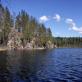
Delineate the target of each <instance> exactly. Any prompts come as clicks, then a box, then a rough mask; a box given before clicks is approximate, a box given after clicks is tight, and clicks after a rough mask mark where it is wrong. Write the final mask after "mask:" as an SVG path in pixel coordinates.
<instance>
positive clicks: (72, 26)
mask: <svg viewBox="0 0 82 82" xmlns="http://www.w3.org/2000/svg"><path fill="white" fill-rule="evenodd" d="M66 23H67V24H68V25H69V27H70V30H73V31H76V32H79V33H81V34H82V27H77V25H76V23H75V22H74V21H73V19H66Z"/></svg>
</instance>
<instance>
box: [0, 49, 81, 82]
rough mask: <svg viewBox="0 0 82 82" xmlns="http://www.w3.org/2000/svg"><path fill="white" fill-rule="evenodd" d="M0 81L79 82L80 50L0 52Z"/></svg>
mask: <svg viewBox="0 0 82 82" xmlns="http://www.w3.org/2000/svg"><path fill="white" fill-rule="evenodd" d="M0 82H82V49H81V48H79V49H78V48H76V49H72V48H70V49H68V48H66V49H65V48H60V49H53V50H37V51H5V52H0Z"/></svg>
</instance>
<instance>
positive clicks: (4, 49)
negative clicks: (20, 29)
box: [0, 47, 46, 51]
mask: <svg viewBox="0 0 82 82" xmlns="http://www.w3.org/2000/svg"><path fill="white" fill-rule="evenodd" d="M45 49H46V48H42V47H38V48H19V49H9V48H8V47H0V51H7V50H45Z"/></svg>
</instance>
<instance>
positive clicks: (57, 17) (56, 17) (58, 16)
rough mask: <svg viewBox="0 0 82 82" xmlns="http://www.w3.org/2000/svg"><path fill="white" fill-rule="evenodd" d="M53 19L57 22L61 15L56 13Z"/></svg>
mask: <svg viewBox="0 0 82 82" xmlns="http://www.w3.org/2000/svg"><path fill="white" fill-rule="evenodd" d="M53 19H55V20H56V21H57V22H59V21H60V20H61V17H60V15H59V14H56V15H55V16H54V17H53Z"/></svg>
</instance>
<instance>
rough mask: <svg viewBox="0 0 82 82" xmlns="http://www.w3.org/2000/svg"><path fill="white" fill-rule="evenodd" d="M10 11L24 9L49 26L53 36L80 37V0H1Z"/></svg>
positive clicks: (81, 25) (81, 33)
mask: <svg viewBox="0 0 82 82" xmlns="http://www.w3.org/2000/svg"><path fill="white" fill-rule="evenodd" d="M2 4H3V5H4V6H7V7H8V8H9V9H10V11H11V13H12V12H15V13H16V14H18V12H19V11H21V9H24V10H25V11H26V12H27V13H28V14H29V15H32V16H34V17H35V18H36V19H37V20H38V21H39V22H42V23H44V24H45V26H46V27H50V28H51V30H52V34H53V36H61V37H82V10H81V8H82V0H2Z"/></svg>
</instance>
